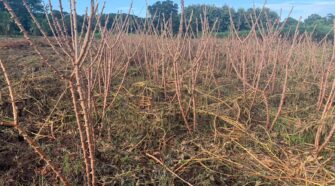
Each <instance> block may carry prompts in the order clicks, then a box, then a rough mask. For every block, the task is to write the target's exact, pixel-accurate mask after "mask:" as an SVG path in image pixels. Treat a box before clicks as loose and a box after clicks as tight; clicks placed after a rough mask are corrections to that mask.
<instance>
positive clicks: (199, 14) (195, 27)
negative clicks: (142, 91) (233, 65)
mask: <svg viewBox="0 0 335 186" xmlns="http://www.w3.org/2000/svg"><path fill="white" fill-rule="evenodd" d="M8 2H9V3H10V5H11V6H12V7H13V9H14V11H15V12H16V13H17V16H18V17H19V19H20V20H21V22H22V23H23V26H24V27H25V28H26V30H28V31H29V32H30V34H31V35H34V36H39V35H41V33H40V32H39V31H38V29H37V27H36V25H35V24H34V23H33V21H32V19H31V18H30V16H29V13H28V11H27V10H26V8H25V7H24V6H23V4H22V1H18V0H8ZM28 5H29V7H30V8H31V10H32V12H33V13H34V15H35V17H36V18H37V20H38V21H39V22H40V24H41V26H42V28H43V29H44V30H45V31H46V33H47V34H48V35H50V36H51V35H52V34H53V33H52V29H51V28H50V26H49V24H50V23H51V24H52V21H53V20H52V19H51V17H52V16H54V17H55V18H56V19H61V12H60V11H59V10H52V11H47V13H45V12H46V10H47V9H48V7H44V6H43V5H42V0H28ZM148 13H149V20H150V21H151V22H152V25H153V26H154V27H155V28H157V30H160V29H162V28H163V27H164V25H169V26H170V28H171V29H172V32H173V33H177V32H178V29H179V24H180V18H181V15H180V14H181V13H180V12H179V7H178V4H176V3H174V2H173V1H171V0H165V1H157V2H155V3H154V4H152V5H150V6H148ZM126 17H128V18H129V17H130V18H131V19H129V20H131V21H130V24H129V27H128V31H129V32H135V31H136V28H139V27H140V26H141V25H142V26H143V24H144V23H147V21H146V20H145V18H141V17H138V16H135V15H129V16H128V15H127V14H117V13H111V14H103V15H102V17H101V23H102V24H103V23H106V22H105V21H106V19H107V18H108V19H109V21H108V22H107V24H108V25H107V28H111V27H113V23H114V21H115V20H116V19H118V20H124V19H125V18H126ZM257 17H259V18H258V19H259V21H258V22H259V23H260V25H262V26H265V27H266V25H269V24H274V23H275V22H276V21H280V16H279V15H278V13H277V12H275V11H273V10H271V9H269V8H264V9H261V8H255V9H254V8H249V9H243V8H239V9H237V10H236V9H234V8H231V7H229V6H227V5H224V6H222V7H217V6H214V5H190V6H187V7H185V9H184V20H185V22H187V23H188V24H189V25H190V28H188V29H190V30H192V31H193V32H202V31H203V30H204V29H212V31H213V32H214V33H216V34H217V35H219V36H220V35H221V36H224V35H227V34H228V33H229V31H230V30H231V25H232V24H231V22H232V21H233V23H234V27H235V29H236V30H237V31H238V32H239V33H241V34H243V33H247V32H248V31H249V30H250V29H251V28H252V25H253V23H254V21H255V19H256V18H257ZM334 18H335V15H333V14H328V15H327V16H325V17H323V16H320V15H318V14H312V15H310V16H308V17H307V18H306V19H305V20H303V21H301V22H300V26H299V31H300V33H303V32H307V33H312V37H313V38H314V39H316V40H321V39H323V38H325V37H326V38H327V39H333V34H332V33H331V32H332V28H333V20H334ZM64 22H65V25H70V24H71V23H70V15H69V13H67V12H64ZM83 22H84V15H78V29H81V27H82V24H83ZM281 22H282V23H284V22H285V26H284V28H283V31H282V32H283V34H287V35H289V36H290V35H293V34H294V31H295V28H296V26H297V25H298V22H299V21H298V20H296V19H294V18H292V17H288V18H287V19H285V20H282V21H281ZM114 26H115V25H114ZM67 28H70V26H67ZM78 31H80V30H78ZM68 33H69V34H70V33H71V31H70V30H68ZM0 35H7V36H10V35H20V32H19V29H18V28H17V27H16V26H15V23H14V22H13V21H12V19H11V18H10V16H9V13H8V12H7V11H6V10H5V8H4V7H3V5H2V4H1V3H0Z"/></svg>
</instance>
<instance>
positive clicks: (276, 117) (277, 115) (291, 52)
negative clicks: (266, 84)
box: [269, 18, 301, 131]
mask: <svg viewBox="0 0 335 186" xmlns="http://www.w3.org/2000/svg"><path fill="white" fill-rule="evenodd" d="M300 20H301V18H300ZM300 20H299V23H300ZM299 23H298V25H297V27H296V30H295V33H294V38H293V41H292V44H291V48H290V50H289V53H288V55H287V58H286V61H285V78H284V83H283V90H282V94H281V98H280V103H279V106H278V110H277V114H276V116H275V118H274V119H273V121H272V124H271V126H270V128H269V130H270V131H271V130H272V129H273V127H274V126H275V124H276V122H277V120H278V117H279V116H280V114H281V111H282V107H283V105H284V100H285V96H286V95H285V94H286V89H287V80H288V72H289V71H288V68H289V61H290V60H291V57H292V54H293V49H294V47H295V45H296V41H297V37H298V32H299Z"/></svg>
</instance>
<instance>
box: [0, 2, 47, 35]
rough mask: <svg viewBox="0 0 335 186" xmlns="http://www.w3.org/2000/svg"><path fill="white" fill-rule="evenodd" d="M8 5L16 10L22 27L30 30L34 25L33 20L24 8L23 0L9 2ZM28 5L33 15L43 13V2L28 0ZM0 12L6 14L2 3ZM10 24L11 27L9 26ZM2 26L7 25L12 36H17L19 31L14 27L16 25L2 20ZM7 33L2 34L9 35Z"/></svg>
mask: <svg viewBox="0 0 335 186" xmlns="http://www.w3.org/2000/svg"><path fill="white" fill-rule="evenodd" d="M7 2H8V4H9V5H10V6H11V7H12V9H13V10H14V12H15V14H16V15H17V16H18V18H19V19H20V21H21V22H22V25H23V26H24V27H25V28H26V29H27V30H30V27H31V25H32V23H31V22H32V21H31V18H30V16H29V13H28V11H27V10H26V8H25V7H24V5H23V3H22V1H21V0H7ZM27 3H28V5H29V7H30V9H31V10H32V12H33V13H38V12H42V11H43V6H42V0H27ZM0 12H2V14H4V13H3V12H6V10H5V7H4V5H3V4H2V3H0ZM8 24H9V25H8ZM0 25H6V29H7V31H8V32H9V33H11V34H17V33H18V29H17V28H16V27H14V24H10V22H9V21H8V20H5V19H0ZM8 32H7V33H2V34H8Z"/></svg>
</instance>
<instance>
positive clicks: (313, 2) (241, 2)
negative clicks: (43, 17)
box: [44, 0, 335, 19]
mask: <svg viewBox="0 0 335 186" xmlns="http://www.w3.org/2000/svg"><path fill="white" fill-rule="evenodd" d="M44 1H47V0H44ZM52 1H53V2H54V8H55V9H56V8H58V0H52ZM104 1H105V2H106V11H105V12H108V13H109V12H118V11H121V12H124V13H126V12H128V10H129V5H130V3H131V0H104ZM77 2H78V12H79V13H82V12H84V10H85V7H86V6H87V5H88V3H89V0H77ZM100 2H103V0H100ZM146 2H148V4H149V5H150V4H153V3H154V2H156V1H155V0H133V9H132V13H134V14H136V15H139V16H145V12H146ZM174 2H176V3H179V0H174ZM63 3H64V8H65V9H68V0H63ZM191 4H210V5H216V6H223V5H228V6H231V7H234V8H236V9H237V8H250V7H253V6H254V5H255V6H256V7H262V6H263V4H264V0H185V6H187V5H191ZM266 6H267V7H269V8H271V9H272V10H274V11H276V12H278V14H279V13H280V12H281V10H282V18H285V17H287V15H288V12H289V11H290V10H291V8H292V7H293V13H292V14H291V16H292V17H294V18H296V19H298V18H299V17H300V16H302V18H303V19H305V18H307V17H308V15H310V14H313V13H317V14H320V15H322V16H325V15H327V14H328V13H332V14H335V0H268V1H267V5H266Z"/></svg>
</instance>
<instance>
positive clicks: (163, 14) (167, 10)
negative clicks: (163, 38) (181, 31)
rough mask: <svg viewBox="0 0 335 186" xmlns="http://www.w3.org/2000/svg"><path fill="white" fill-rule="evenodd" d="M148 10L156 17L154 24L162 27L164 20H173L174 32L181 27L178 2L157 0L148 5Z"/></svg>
mask: <svg viewBox="0 0 335 186" xmlns="http://www.w3.org/2000/svg"><path fill="white" fill-rule="evenodd" d="M148 11H149V13H150V15H151V18H152V19H154V20H153V21H154V24H155V25H156V26H157V27H158V29H160V28H161V25H162V24H163V23H164V22H167V21H169V20H171V22H172V28H173V31H174V32H177V31H178V28H179V16H178V4H176V3H174V2H173V1H171V0H166V1H157V2H156V3H154V4H153V5H150V6H148Z"/></svg>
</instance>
